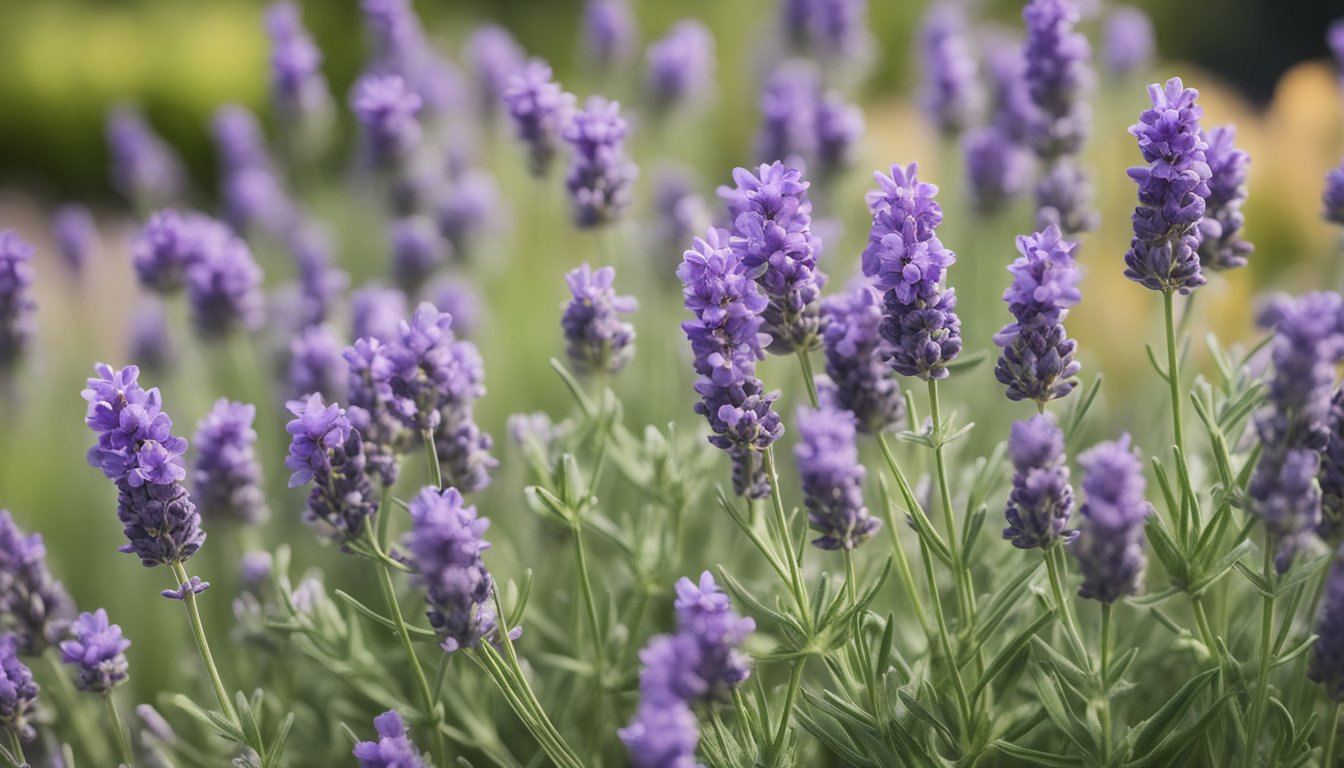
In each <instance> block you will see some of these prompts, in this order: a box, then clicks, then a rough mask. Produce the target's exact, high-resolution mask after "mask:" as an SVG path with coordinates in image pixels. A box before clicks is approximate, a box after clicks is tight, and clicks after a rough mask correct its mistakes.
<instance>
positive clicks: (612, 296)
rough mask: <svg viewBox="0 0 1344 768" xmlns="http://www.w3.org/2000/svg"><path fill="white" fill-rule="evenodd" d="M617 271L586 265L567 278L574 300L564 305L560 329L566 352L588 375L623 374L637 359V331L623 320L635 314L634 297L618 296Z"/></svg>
mask: <svg viewBox="0 0 1344 768" xmlns="http://www.w3.org/2000/svg"><path fill="white" fill-rule="evenodd" d="M615 280H616V270H615V269H614V268H613V267H602V268H601V269H598V270H596V271H594V270H593V268H592V267H590V266H588V264H587V263H586V262H585V263H584V264H581V265H579V267H577V268H576V269H572V270H570V271H569V272H568V273H566V274H565V283H567V284H568V285H569V291H570V293H571V294H572V298H571V299H570V300H569V302H567V303H566V304H565V305H564V310H565V312H564V316H563V317H562V318H561V319H560V327H561V328H562V329H564V332H565V341H566V342H567V343H568V345H567V347H566V352H567V353H568V354H569V359H570V362H572V363H573V364H574V365H575V367H577V368H578V369H579V371H581V372H584V373H590V372H591V373H605V374H615V373H619V372H620V371H621V369H623V368H625V366H626V364H627V363H629V362H630V360H631V358H633V357H634V356H635V327H634V326H633V325H631V324H630V323H628V322H625V321H624V320H621V319H620V315H622V314H628V313H630V312H634V311H635V310H636V309H638V308H639V302H638V301H636V300H635V297H634V296H617V295H616V289H615V288H613V287H612V284H613V283H614V282H615Z"/></svg>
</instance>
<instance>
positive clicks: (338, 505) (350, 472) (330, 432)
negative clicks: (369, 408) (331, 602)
mask: <svg viewBox="0 0 1344 768" xmlns="http://www.w3.org/2000/svg"><path fill="white" fill-rule="evenodd" d="M285 407H286V408H288V409H289V412H290V413H292V414H294V417H295V418H294V419H292V420H291V421H290V422H289V423H287V424H286V425H285V431H287V432H288V433H289V434H290V443H289V455H287V456H286V457H285V468H286V469H289V470H291V471H292V472H293V473H294V474H293V475H291V476H290V478H289V487H290V488H297V487H299V486H301V485H307V484H308V483H310V482H311V483H313V490H312V491H311V492H309V494H308V505H307V508H306V509H305V510H304V519H305V520H307V521H308V522H309V523H312V524H314V525H315V526H316V527H317V528H318V530H319V531H320V532H321V533H323V534H324V535H327V536H329V537H331V538H332V539H335V540H336V541H339V542H342V543H344V542H348V541H353V540H355V539H357V538H359V537H360V536H361V535H362V534H363V533H364V528H365V526H366V524H367V522H368V520H369V517H370V516H372V515H373V513H374V512H376V511H377V510H378V497H377V495H376V494H375V493H374V489H373V483H372V482H370V480H369V477H368V475H367V474H366V470H365V462H366V461H367V459H366V458H365V456H364V443H363V440H362V439H361V437H360V434H359V432H357V431H356V430H354V429H353V428H352V427H351V426H350V419H349V418H348V417H347V416H346V414H345V411H344V410H343V409H342V408H341V407H340V406H338V405H336V404H335V403H332V404H331V405H327V404H326V402H325V401H323V399H322V396H321V395H319V394H312V395H309V396H308V398H307V399H306V400H291V401H289V402H288V403H286V404H285Z"/></svg>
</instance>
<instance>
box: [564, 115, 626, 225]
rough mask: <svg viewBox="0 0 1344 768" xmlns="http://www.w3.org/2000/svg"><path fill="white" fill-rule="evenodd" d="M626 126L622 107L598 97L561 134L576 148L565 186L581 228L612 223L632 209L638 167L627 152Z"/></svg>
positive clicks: (571, 147) (574, 117)
mask: <svg viewBox="0 0 1344 768" xmlns="http://www.w3.org/2000/svg"><path fill="white" fill-rule="evenodd" d="M628 130H629V127H628V126H627V124H626V122H625V119H624V118H622V117H621V105H620V104H618V103H616V102H614V101H607V100H606V99H603V98H601V97H598V96H594V97H593V98H591V99H589V100H588V103H587V104H586V105H585V106H584V108H583V109H582V110H580V111H578V112H575V113H574V115H573V116H572V117H571V118H570V121H569V123H568V124H567V125H566V126H565V128H564V130H563V132H562V133H561V136H562V137H563V138H564V140H565V141H566V142H567V143H568V144H569V146H570V149H571V150H572V154H571V157H570V163H569V173H568V174H567V175H566V176H565V187H566V188H567V189H568V190H569V196H570V202H571V203H572V204H573V209H574V223H575V224H576V225H578V226H579V227H583V228H588V227H595V226H599V225H601V224H606V223H608V222H611V221H614V220H616V219H618V218H620V216H621V214H622V213H623V212H624V211H625V209H626V208H627V207H629V205H630V201H631V199H632V196H633V187H634V182H635V178H636V177H638V176H639V168H637V167H636V166H635V164H634V163H633V162H631V161H630V159H629V158H628V157H627V156H626V154H625V135H626V132H627V131H628Z"/></svg>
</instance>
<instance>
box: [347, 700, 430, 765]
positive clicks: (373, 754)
mask: <svg viewBox="0 0 1344 768" xmlns="http://www.w3.org/2000/svg"><path fill="white" fill-rule="evenodd" d="M373 727H374V729H375V730H377V731H378V740H377V741H361V742H359V743H358V744H356V745H355V751H354V755H355V759H356V760H359V768H425V767H426V766H428V765H429V763H428V762H426V760H425V758H424V755H422V754H421V753H420V750H419V749H418V748H416V746H415V745H414V744H412V743H411V737H410V736H408V735H406V725H405V723H403V722H402V721H401V715H400V714H399V713H398V712H397V711H396V710H395V709H389V710H388V711H386V712H384V713H383V714H381V715H379V716H377V717H375V718H374V719H373Z"/></svg>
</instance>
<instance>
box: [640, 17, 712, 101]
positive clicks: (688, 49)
mask: <svg viewBox="0 0 1344 768" xmlns="http://www.w3.org/2000/svg"><path fill="white" fill-rule="evenodd" d="M647 58H648V66H649V74H648V86H649V98H650V99H651V100H652V102H653V108H654V110H655V111H658V112H666V111H668V110H670V109H672V108H674V107H676V106H678V105H681V104H686V103H689V102H692V101H694V100H696V99H697V98H703V97H704V96H705V93H706V91H708V90H709V89H710V88H712V87H713V83H714V36H713V35H712V34H710V31H709V30H708V29H707V28H706V27H705V25H704V24H701V23H700V22H698V21H696V20H694V19H684V20H682V21H679V22H677V23H676V24H674V25H672V28H671V29H669V30H668V31H667V34H666V35H665V36H664V37H663V38H662V39H661V40H658V41H656V42H654V43H653V44H652V45H650V46H649V51H648V54H647Z"/></svg>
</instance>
